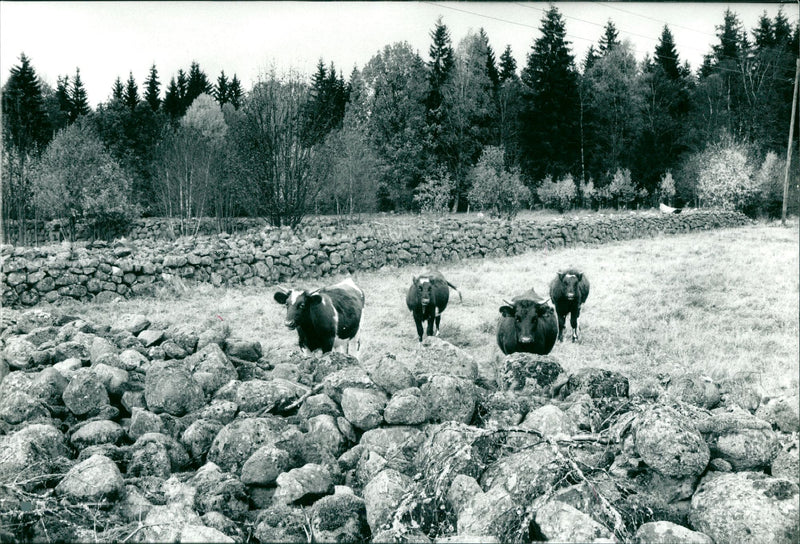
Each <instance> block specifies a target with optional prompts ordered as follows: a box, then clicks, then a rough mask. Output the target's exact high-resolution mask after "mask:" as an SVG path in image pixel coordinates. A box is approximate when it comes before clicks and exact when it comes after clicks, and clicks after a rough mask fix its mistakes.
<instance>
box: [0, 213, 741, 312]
mask: <svg viewBox="0 0 800 544" xmlns="http://www.w3.org/2000/svg"><path fill="white" fill-rule="evenodd" d="M748 223H750V220H749V219H748V218H747V217H745V216H744V215H742V214H739V213H735V212H726V211H720V210H702V211H700V210H698V211H692V212H690V213H684V214H679V215H660V214H654V213H652V212H644V213H630V214H622V215H600V214H598V215H590V216H585V217H570V218H562V219H558V220H552V221H548V222H543V221H528V220H516V221H501V220H489V219H485V220H465V219H461V218H450V217H448V218H441V219H429V218H417V219H415V220H413V222H411V221H409V222H408V223H400V222H388V223H381V222H371V223H369V224H362V225H355V226H349V227H344V228H337V227H335V226H331V225H317V226H314V225H312V226H311V227H307V228H305V229H303V230H302V231H301V232H299V234H298V233H295V232H292V231H291V230H288V229H272V228H263V229H261V230H256V231H250V232H245V233H243V234H237V235H227V234H221V235H214V236H208V235H199V236H196V237H184V238H179V239H177V240H172V241H168V240H135V241H134V240H125V241H117V242H115V243H111V244H110V243H107V242H103V241H96V242H91V243H87V242H78V243H76V244H72V245H66V244H62V245H57V246H49V247H36V248H23V247H14V246H8V245H7V246H2V248H1V250H0V258H1V259H2V273H1V274H0V281H1V283H2V288H3V295H2V297H3V298H2V302H3V305H5V306H30V305H34V304H37V303H39V302H40V301H43V300H44V301H48V302H56V301H58V300H59V299H60V298H62V297H70V298H74V299H78V300H92V299H95V300H98V301H102V300H104V299H105V300H113V299H114V298H116V297H118V296H120V295H122V296H125V297H129V296H134V295H146V294H152V293H153V292H154V291H155V289H156V287H157V286H158V285H160V284H165V283H169V282H175V281H183V280H191V281H200V282H207V283H212V284H213V285H216V286H219V285H238V284H244V285H253V286H264V285H267V284H272V283H277V282H282V281H290V280H294V279H297V278H320V277H324V276H329V275H335V274H340V273H346V272H354V271H356V270H373V269H378V268H381V267H383V266H387V265H389V266H404V265H411V264H413V265H425V264H429V263H444V262H454V261H458V260H461V259H466V258H481V257H501V256H508V255H518V254H521V253H524V252H526V251H530V250H536V249H543V248H558V247H565V246H575V245H582V244H601V243H607V242H612V241H616V240H629V239H633V238H647V237H653V236H657V235H661V234H680V233H685V232H692V231H699V230H708V229H714V228H727V227H737V226H741V225H745V224H748Z"/></svg>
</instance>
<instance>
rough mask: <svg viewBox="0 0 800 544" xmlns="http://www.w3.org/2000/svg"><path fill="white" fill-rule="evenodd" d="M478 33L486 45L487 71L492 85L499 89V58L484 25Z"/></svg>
mask: <svg viewBox="0 0 800 544" xmlns="http://www.w3.org/2000/svg"><path fill="white" fill-rule="evenodd" d="M478 35H479V36H480V37H481V40H483V42H484V44H485V45H486V73H487V74H488V75H489V79H490V80H491V82H492V86H493V87H494V88H495V89H497V86H498V85H499V84H500V73H499V72H498V71H497V60H496V59H495V56H494V49H492V46H491V45H489V36H487V35H486V31H485V30H483V27H481V29H480V31H479V32H478Z"/></svg>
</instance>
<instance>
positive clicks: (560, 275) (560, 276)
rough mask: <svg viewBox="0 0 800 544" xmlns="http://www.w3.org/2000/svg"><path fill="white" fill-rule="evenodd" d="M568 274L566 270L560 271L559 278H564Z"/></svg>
mask: <svg viewBox="0 0 800 544" xmlns="http://www.w3.org/2000/svg"><path fill="white" fill-rule="evenodd" d="M566 274H567V273H566V272H559V273H558V279H560V280H563V279H564V276H566Z"/></svg>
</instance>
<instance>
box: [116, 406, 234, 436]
mask: <svg viewBox="0 0 800 544" xmlns="http://www.w3.org/2000/svg"><path fill="white" fill-rule="evenodd" d="M220 427H221V426H220ZM161 432H164V423H163V422H162V421H161V418H160V417H158V416H157V415H156V414H154V413H153V412H150V411H148V410H143V409H142V408H138V407H133V408H131V421H130V424H129V425H128V436H129V437H130V438H131V440H134V441H135V440H136V439H137V438H139V437H140V436H142V435H144V434H146V433H161Z"/></svg>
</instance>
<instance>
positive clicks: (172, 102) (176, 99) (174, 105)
mask: <svg viewBox="0 0 800 544" xmlns="http://www.w3.org/2000/svg"><path fill="white" fill-rule="evenodd" d="M164 111H165V112H166V113H167V114H168V115H169V116H170V117H171V118H172V119H177V118H178V117H180V116H181V96H180V90H179V89H178V84H177V83H176V82H175V78H174V77H173V78H171V79H170V80H169V85H168V86H167V92H166V94H165V95H164Z"/></svg>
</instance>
